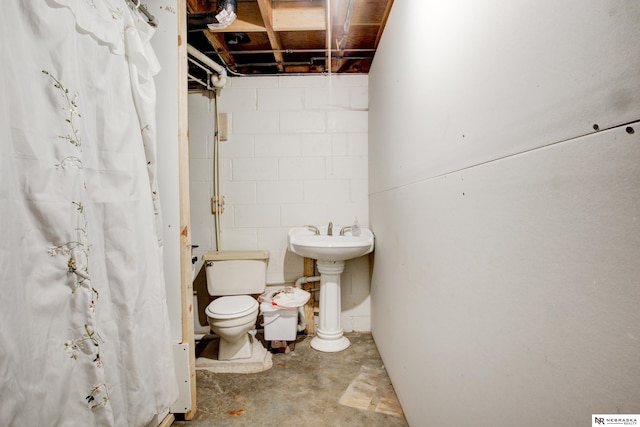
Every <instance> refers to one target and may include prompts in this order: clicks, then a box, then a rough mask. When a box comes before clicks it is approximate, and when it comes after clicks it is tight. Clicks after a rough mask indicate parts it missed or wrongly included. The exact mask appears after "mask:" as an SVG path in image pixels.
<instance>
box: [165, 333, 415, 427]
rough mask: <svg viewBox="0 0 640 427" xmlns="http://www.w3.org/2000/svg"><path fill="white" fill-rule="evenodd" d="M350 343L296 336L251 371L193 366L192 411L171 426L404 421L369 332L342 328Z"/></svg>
mask: <svg viewBox="0 0 640 427" xmlns="http://www.w3.org/2000/svg"><path fill="white" fill-rule="evenodd" d="M345 335H346V336H347V337H348V338H349V340H350V341H351V346H350V347H349V348H348V349H346V350H344V351H341V352H338V353H322V352H319V351H316V350H314V349H312V348H311V347H310V346H309V342H310V341H311V337H307V336H303V335H301V336H298V340H297V341H296V344H295V350H294V351H293V352H291V353H288V354H284V353H276V354H274V355H273V367H272V368H271V369H269V370H267V371H263V372H258V373H251V374H230V373H213V372H210V371H206V370H198V371H197V372H196V388H197V407H198V409H197V412H196V416H195V417H194V419H193V420H191V421H175V422H174V423H173V425H174V426H185V427H203V426H207V427H210V426H251V427H256V426H258V427H262V426H296V427H303V426H309V427H314V426H318V427H325V426H327V425H331V426H334V427H341V426H344V427H358V426H363V427H365V426H366V427H372V426H384V427H400V426H408V424H407V422H406V420H405V418H404V416H403V414H402V409H401V407H400V404H399V403H398V401H397V399H396V395H395V393H394V390H393V386H392V385H391V382H390V381H389V377H388V376H387V373H386V371H385V369H384V366H383V364H382V359H381V358H380V354H379V353H378V349H377V348H376V345H375V342H374V341H373V337H372V336H371V334H369V333H349V334H345Z"/></svg>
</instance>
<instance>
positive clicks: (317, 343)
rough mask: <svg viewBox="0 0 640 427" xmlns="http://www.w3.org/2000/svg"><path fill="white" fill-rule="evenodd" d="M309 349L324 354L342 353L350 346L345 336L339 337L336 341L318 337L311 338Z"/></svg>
mask: <svg viewBox="0 0 640 427" xmlns="http://www.w3.org/2000/svg"><path fill="white" fill-rule="evenodd" d="M310 344H311V348H313V349H316V350H318V351H323V352H325V353H334V352H338V351H342V350H344V349H346V348H348V347H349V346H350V345H351V341H349V339H348V338H347V337H345V336H341V337H340V338H338V339H332V340H329V339H325V338H321V337H319V336H315V337H313V339H312V340H311V343H310Z"/></svg>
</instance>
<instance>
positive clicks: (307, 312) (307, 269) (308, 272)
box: [302, 258, 316, 335]
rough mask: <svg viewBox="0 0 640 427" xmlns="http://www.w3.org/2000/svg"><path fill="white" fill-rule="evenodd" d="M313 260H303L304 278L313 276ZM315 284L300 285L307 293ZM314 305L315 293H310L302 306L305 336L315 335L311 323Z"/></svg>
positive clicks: (314, 270)
mask: <svg viewBox="0 0 640 427" xmlns="http://www.w3.org/2000/svg"><path fill="white" fill-rule="evenodd" d="M315 272H316V269H315V260H314V259H312V258H305V259H304V275H305V276H306V277H312V276H315ZM315 284H316V282H310V283H304V284H303V285H302V289H304V290H306V291H308V290H309V289H313V288H314V287H315ZM314 304H315V293H314V292H311V298H309V301H307V303H306V304H305V305H304V317H305V318H306V319H307V327H306V329H305V330H304V332H305V333H306V334H307V335H313V334H314V333H315V326H314V323H313V319H314V316H315V314H314V310H313V307H314Z"/></svg>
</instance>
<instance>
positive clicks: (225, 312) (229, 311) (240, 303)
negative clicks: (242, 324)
mask: <svg viewBox="0 0 640 427" xmlns="http://www.w3.org/2000/svg"><path fill="white" fill-rule="evenodd" d="M257 308H258V301H256V300H255V298H252V297H250V296H249V295H231V296H226V297H220V298H218V299H216V300H215V301H213V302H212V303H211V304H209V305H208V306H207V308H206V309H205V313H206V314H207V316H209V317H212V318H214V319H226V318H233V317H240V316H244V315H247V314H249V313H251V312H252V311H254V310H255V309H257Z"/></svg>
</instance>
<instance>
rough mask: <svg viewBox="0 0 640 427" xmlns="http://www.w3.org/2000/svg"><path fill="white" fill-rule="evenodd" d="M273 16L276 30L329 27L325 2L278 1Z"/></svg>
mask: <svg viewBox="0 0 640 427" xmlns="http://www.w3.org/2000/svg"><path fill="white" fill-rule="evenodd" d="M272 16H273V30H274V31H324V30H325V29H326V28H327V27H326V22H327V20H326V17H325V7H324V5H323V4H319V5H318V4H316V3H309V2H305V3H303V4H302V5H301V4H300V3H298V2H285V3H276V4H274V6H273V8H272Z"/></svg>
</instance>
